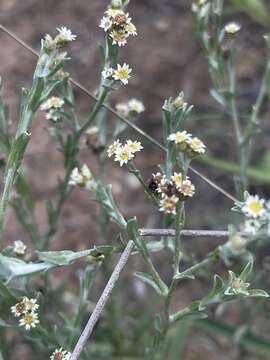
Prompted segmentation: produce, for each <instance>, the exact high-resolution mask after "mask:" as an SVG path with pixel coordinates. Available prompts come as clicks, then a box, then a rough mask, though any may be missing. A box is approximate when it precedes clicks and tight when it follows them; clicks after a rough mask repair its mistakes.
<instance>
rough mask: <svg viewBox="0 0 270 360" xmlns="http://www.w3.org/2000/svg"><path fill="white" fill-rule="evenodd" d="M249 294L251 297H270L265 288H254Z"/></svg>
mask: <svg viewBox="0 0 270 360" xmlns="http://www.w3.org/2000/svg"><path fill="white" fill-rule="evenodd" d="M248 296H251V297H269V295H268V293H267V292H266V291H264V290H260V289H253V290H249V291H248Z"/></svg>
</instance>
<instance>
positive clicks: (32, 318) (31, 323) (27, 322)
mask: <svg viewBox="0 0 270 360" xmlns="http://www.w3.org/2000/svg"><path fill="white" fill-rule="evenodd" d="M37 324H39V320H38V315H37V314H36V313H34V312H32V313H31V312H30V313H28V312H27V313H26V314H24V315H23V317H22V318H21V319H20V321H19V325H20V326H24V327H25V330H27V331H28V330H30V329H31V328H35V327H36V325H37Z"/></svg>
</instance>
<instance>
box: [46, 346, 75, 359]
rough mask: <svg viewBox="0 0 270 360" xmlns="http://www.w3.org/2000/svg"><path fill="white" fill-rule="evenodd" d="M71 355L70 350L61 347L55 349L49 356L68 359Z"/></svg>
mask: <svg viewBox="0 0 270 360" xmlns="http://www.w3.org/2000/svg"><path fill="white" fill-rule="evenodd" d="M70 356H71V353H70V352H67V351H66V350H63V349H62V348H60V349H56V350H55V351H54V352H53V354H52V355H51V356H50V360H69V358H70Z"/></svg>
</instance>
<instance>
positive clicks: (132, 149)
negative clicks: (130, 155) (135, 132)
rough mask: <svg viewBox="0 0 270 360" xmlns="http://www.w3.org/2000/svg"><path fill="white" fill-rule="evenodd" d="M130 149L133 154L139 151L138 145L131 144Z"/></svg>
mask: <svg viewBox="0 0 270 360" xmlns="http://www.w3.org/2000/svg"><path fill="white" fill-rule="evenodd" d="M128 147H129V148H130V151H131V152H136V151H137V150H138V145H137V144H129V145H128Z"/></svg>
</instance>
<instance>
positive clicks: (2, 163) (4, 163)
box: [0, 157, 6, 169]
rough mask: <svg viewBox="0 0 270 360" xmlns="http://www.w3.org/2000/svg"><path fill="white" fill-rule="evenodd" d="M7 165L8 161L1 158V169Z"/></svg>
mask: <svg viewBox="0 0 270 360" xmlns="http://www.w3.org/2000/svg"><path fill="white" fill-rule="evenodd" d="M5 165H6V160H5V158H3V157H0V169H2V168H3V167H4V166H5Z"/></svg>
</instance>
